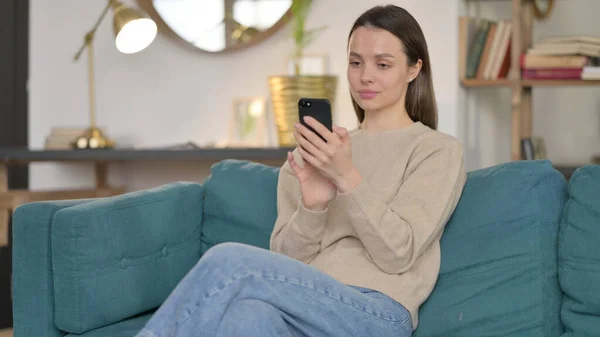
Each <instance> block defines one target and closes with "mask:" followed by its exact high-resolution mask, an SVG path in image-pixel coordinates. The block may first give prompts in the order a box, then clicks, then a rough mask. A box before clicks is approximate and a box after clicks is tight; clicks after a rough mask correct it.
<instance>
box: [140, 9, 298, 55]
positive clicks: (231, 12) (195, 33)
mask: <svg viewBox="0 0 600 337" xmlns="http://www.w3.org/2000/svg"><path fill="white" fill-rule="evenodd" d="M136 1H137V3H138V5H139V6H140V7H141V8H142V9H144V10H145V11H146V12H148V14H149V15H150V16H151V17H152V18H153V19H154V21H156V22H157V24H158V28H159V31H160V33H161V34H163V35H164V36H167V37H168V38H171V39H172V40H174V41H176V42H177V43H180V44H181V45H183V46H184V47H185V48H190V49H191V50H193V51H200V52H206V53H223V52H230V51H237V50H241V49H245V48H248V47H251V46H254V45H256V44H258V43H259V42H261V41H263V40H265V39H267V38H268V37H270V36H272V35H273V34H274V33H275V32H277V31H278V30H279V29H281V28H282V27H283V26H284V25H285V24H286V23H287V22H288V20H289V18H290V16H291V14H290V7H291V4H292V0H251V1H240V0H211V1H206V0H187V1H174V0H136Z"/></svg>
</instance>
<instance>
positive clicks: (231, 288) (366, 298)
mask: <svg viewBox="0 0 600 337" xmlns="http://www.w3.org/2000/svg"><path fill="white" fill-rule="evenodd" d="M398 286H401V285H398ZM411 333H412V325H411V320H410V314H409V312H408V311H407V310H406V309H405V308H404V307H403V306H402V305H400V304H399V303H397V302H396V301H394V300H392V299H391V298H389V297H388V296H386V295H384V294H382V293H380V292H377V291H374V290H370V289H365V288H361V287H352V286H347V285H345V284H342V283H340V282H339V281H337V280H335V279H333V278H332V277H330V276H328V275H326V274H325V273H322V272H320V271H319V270H317V269H316V268H314V267H311V266H309V265H306V264H304V263H302V262H300V261H297V260H295V259H292V258H289V257H287V256H284V255H281V254H277V253H274V252H270V251H268V250H265V249H261V248H256V247H252V246H247V245H242V244H237V243H225V244H220V245H217V246H215V247H213V248H211V249H210V250H209V251H208V252H206V253H205V254H204V256H203V257H202V258H201V259H200V261H198V263H197V264H196V266H195V267H194V268H192V270H190V272H189V273H188V274H187V275H186V276H185V277H184V278H183V279H182V280H181V282H180V283H179V285H177V287H176V288H175V290H174V291H173V292H172V293H171V294H170V295H169V297H168V298H167V299H166V301H165V302H164V303H163V305H162V306H161V307H160V308H159V309H158V310H157V311H156V312H155V313H154V315H153V316H152V318H151V319H150V320H149V321H148V323H147V324H146V326H145V327H144V329H142V331H141V332H140V333H139V334H138V335H137V336H136V337H176V336H177V337H200V336H207V337H221V336H222V337H234V336H248V337H255V336H256V337H271V336H273V337H275V336H277V337H283V336H285V337H299V336H310V337H313V336H314V337H323V336H370V337H388V336H389V337H392V336H393V337H409V336H411Z"/></svg>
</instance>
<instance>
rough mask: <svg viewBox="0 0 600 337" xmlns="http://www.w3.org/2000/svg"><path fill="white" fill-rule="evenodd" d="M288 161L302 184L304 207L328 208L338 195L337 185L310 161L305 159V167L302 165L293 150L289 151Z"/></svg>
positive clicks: (316, 210) (301, 191) (314, 208)
mask: <svg viewBox="0 0 600 337" xmlns="http://www.w3.org/2000/svg"><path fill="white" fill-rule="evenodd" d="M288 162H289V163H290V167H291V168H292V170H294V173H295V174H296V178H297V179H298V182H299V184H300V193H301V194H302V203H303V205H304V207H306V208H307V209H308V210H311V211H315V212H320V211H324V210H325V209H327V206H328V205H329V202H331V201H332V200H333V199H334V198H335V196H336V195H337V187H336V186H335V185H334V184H333V183H332V182H331V181H330V180H329V179H327V178H325V177H324V176H323V175H322V174H321V173H319V171H317V170H316V169H315V168H314V167H313V166H312V165H310V164H309V163H308V162H306V161H304V167H300V165H298V163H296V160H295V159H294V156H293V155H292V153H291V152H288Z"/></svg>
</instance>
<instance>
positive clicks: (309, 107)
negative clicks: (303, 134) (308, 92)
mask: <svg viewBox="0 0 600 337" xmlns="http://www.w3.org/2000/svg"><path fill="white" fill-rule="evenodd" d="M305 116H310V117H312V118H314V119H316V120H317V121H319V123H321V124H323V125H324V126H325V127H326V128H327V129H328V130H329V131H332V129H333V121H332V116H331V103H330V102H329V100H328V99H326V98H301V99H300V100H299V101H298V117H299V118H300V123H302V125H304V126H306V127H307V128H309V129H310V130H311V131H313V132H315V130H313V128H312V127H310V126H308V124H306V122H305V121H304V117H305ZM315 133H316V134H317V135H319V134H318V133H317V132H315ZM319 136H320V135H319ZM321 138H323V137H321Z"/></svg>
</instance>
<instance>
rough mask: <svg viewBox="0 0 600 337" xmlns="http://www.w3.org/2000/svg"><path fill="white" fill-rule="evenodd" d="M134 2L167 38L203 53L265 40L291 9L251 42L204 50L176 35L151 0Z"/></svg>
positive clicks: (284, 22)
mask: <svg viewBox="0 0 600 337" xmlns="http://www.w3.org/2000/svg"><path fill="white" fill-rule="evenodd" d="M200 1H202V0H200ZM224 1H225V0H224ZM136 2H137V4H138V6H139V7H140V8H141V9H142V10H143V11H144V12H146V13H147V14H148V15H149V16H150V17H151V18H152V20H154V22H156V25H157V26H158V32H159V33H161V34H163V35H165V36H167V37H168V38H170V39H172V40H175V41H176V42H178V43H180V44H182V45H183V46H184V47H186V48H187V49H190V50H193V51H196V52H201V53H205V54H224V53H230V52H235V51H239V50H243V49H247V48H250V47H252V46H255V45H257V44H258V43H259V42H261V41H264V40H266V39H267V38H269V37H270V36H271V35H273V34H275V33H276V32H278V31H279V30H280V29H281V28H282V27H283V26H285V24H286V23H288V21H289V20H290V18H291V17H292V9H291V6H290V8H289V9H288V10H287V11H286V12H285V14H284V15H283V16H282V17H281V18H280V19H279V21H277V22H276V23H275V24H274V25H273V26H271V28H269V29H267V30H266V31H264V32H261V33H258V34H256V35H255V36H254V39H253V40H252V42H249V43H245V44H240V45H235V46H231V47H227V48H225V49H223V50H219V51H209V50H204V49H202V48H200V47H196V46H195V45H193V44H191V43H189V42H187V41H186V40H184V39H183V38H182V37H181V36H179V35H177V33H175V31H174V30H172V29H171V27H169V25H168V24H167V23H166V22H165V21H164V20H163V19H162V17H161V16H160V14H159V13H158V12H157V11H156V8H154V4H153V3H152V0H136Z"/></svg>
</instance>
